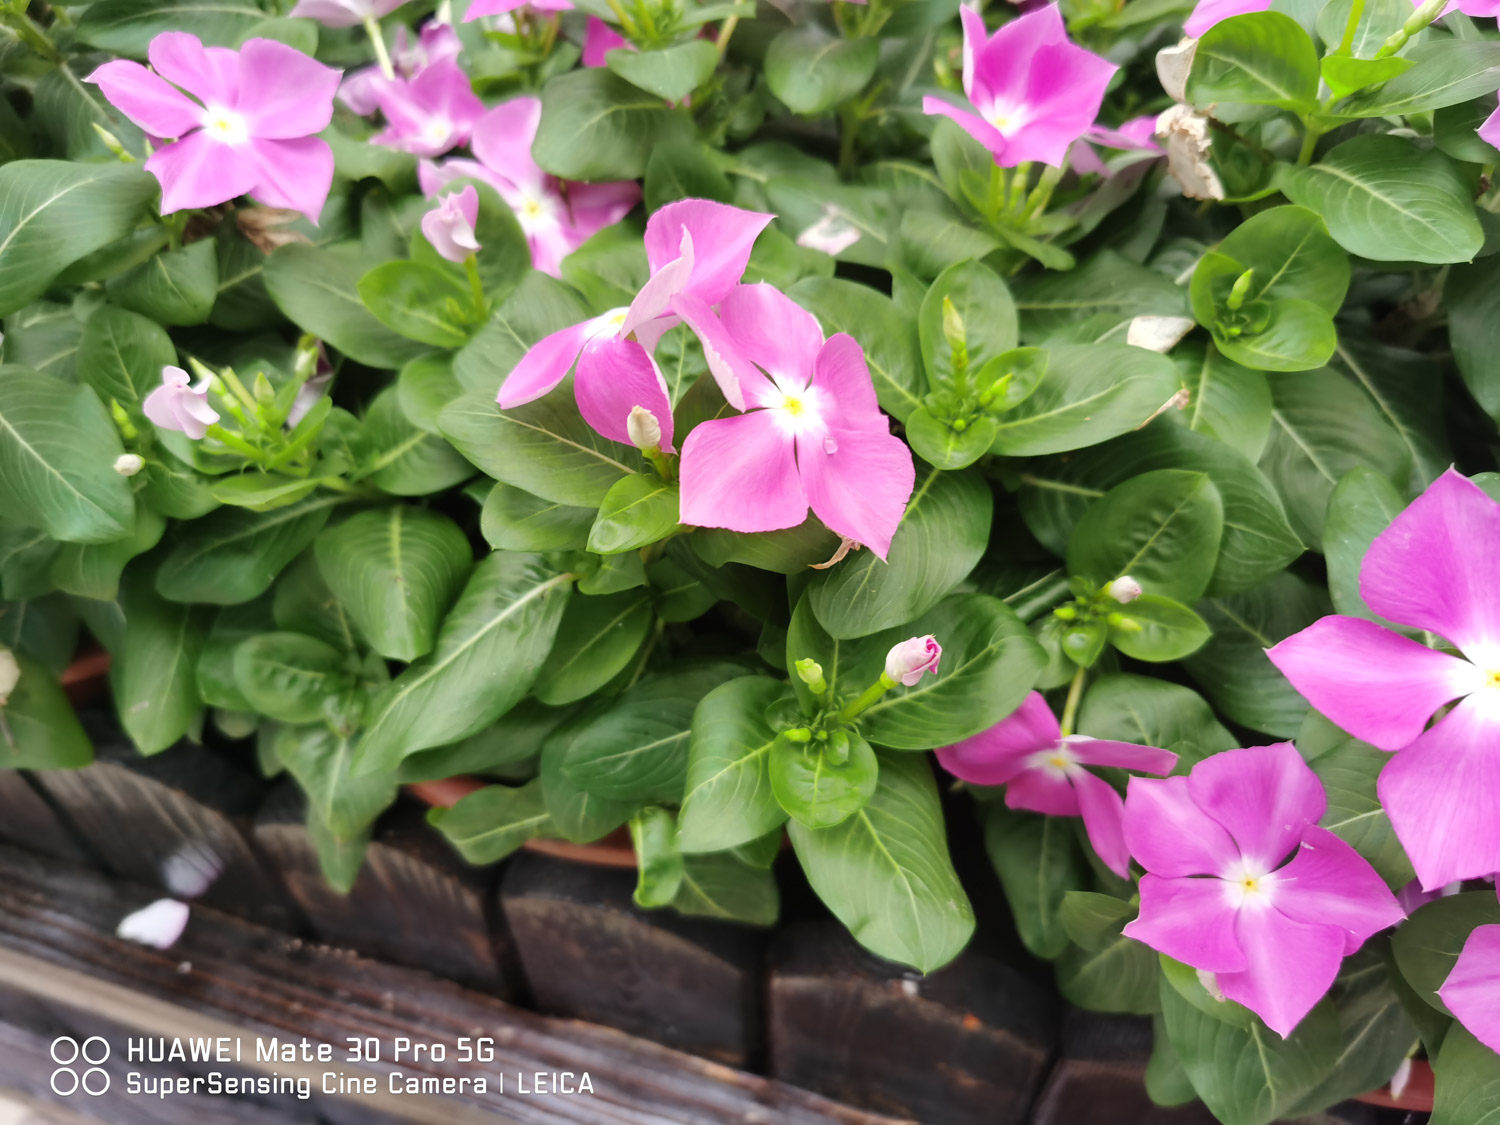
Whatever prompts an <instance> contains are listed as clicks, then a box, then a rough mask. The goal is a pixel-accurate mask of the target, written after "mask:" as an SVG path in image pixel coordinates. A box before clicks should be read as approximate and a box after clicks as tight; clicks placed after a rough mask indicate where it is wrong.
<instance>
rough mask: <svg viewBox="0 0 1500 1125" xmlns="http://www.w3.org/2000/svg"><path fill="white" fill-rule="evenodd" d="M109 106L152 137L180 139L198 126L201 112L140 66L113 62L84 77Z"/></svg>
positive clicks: (119, 61)
mask: <svg viewBox="0 0 1500 1125" xmlns="http://www.w3.org/2000/svg"><path fill="white" fill-rule="evenodd" d="M87 81H89V82H92V83H94V84H95V85H96V86H98V87H99V89H100V91H101V92H102V93H103V94H104V96H105V98H106V99H107V100H108V101H109V104H110V105H112V106H114V107H115V108H116V109H118V110H119V111H120V112H121V113H123V114H124V115H125V116H126V117H128V118H130V120H132V121H134V122H135V123H136V124H137V125H139V126H140V127H141V128H142V129H144V130H146V132H148V133H150V134H151V135H152V136H153V137H180V136H182V135H183V134H184V133H188V132H191V131H192V130H194V129H196V128H197V127H198V125H199V119H200V118H201V117H202V116H203V108H202V107H201V106H199V105H198V104H197V103H195V102H193V101H192V100H190V99H189V98H187V97H186V96H184V95H183V94H181V93H180V92H178V91H177V90H174V89H173V88H172V87H171V86H169V85H167V84H166V83H165V82H163V81H162V80H161V79H160V78H159V77H157V76H156V75H155V74H152V73H151V72H150V71H149V70H147V69H146V68H145V67H143V66H142V65H141V64H140V63H135V62H126V61H125V60H124V59H116V60H115V61H114V62H107V63H105V64H104V65H103V66H101V67H99V68H98V69H97V70H95V71H94V73H92V74H90V75H89V76H88V79H87Z"/></svg>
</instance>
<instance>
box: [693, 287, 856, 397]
mask: <svg viewBox="0 0 1500 1125" xmlns="http://www.w3.org/2000/svg"><path fill="white" fill-rule="evenodd" d="M719 320H720V322H722V323H723V325H724V331H726V332H727V333H729V338H730V339H731V340H733V341H734V344H735V347H736V348H737V349H738V350H739V353H740V354H741V355H743V356H744V357H745V358H746V359H748V360H750V362H751V363H754V364H755V365H756V366H758V367H759V368H761V370H763V371H768V372H770V373H771V374H772V375H773V376H777V377H779V378H781V379H783V380H785V381H787V382H789V383H793V384H795V385H796V386H798V387H805V386H807V385H808V383H810V382H811V381H812V377H813V364H814V361H815V360H816V359H817V358H818V351H819V349H821V348H822V347H823V329H822V328H820V327H819V326H818V318H817V317H815V316H813V314H812V313H810V312H808V311H807V310H806V309H804V308H803V307H802V306H801V305H799V304H797V302H796V301H794V300H792V299H791V298H790V297H788V296H787V295H786V294H784V293H782V292H781V290H779V289H777V288H776V287H775V286H772V285H767V284H765V283H764V282H761V283H759V284H756V285H736V286H735V287H734V288H733V289H731V290H730V291H729V294H728V295H727V296H726V297H725V298H724V300H723V303H722V304H721V305H720V306H719ZM866 378H867V379H868V374H867V375H866ZM873 395H874V391H873V389H872V390H871V396H872V397H873ZM848 421H851V422H852V421H854V419H852V418H850V419H848Z"/></svg>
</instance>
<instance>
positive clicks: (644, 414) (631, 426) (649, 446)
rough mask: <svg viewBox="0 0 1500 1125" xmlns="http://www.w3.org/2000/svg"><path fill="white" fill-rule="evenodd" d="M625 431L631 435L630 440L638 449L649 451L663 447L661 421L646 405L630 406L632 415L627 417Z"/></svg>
mask: <svg viewBox="0 0 1500 1125" xmlns="http://www.w3.org/2000/svg"><path fill="white" fill-rule="evenodd" d="M625 432H626V433H627V434H629V435H630V440H631V442H632V443H633V444H634V445H635V447H636V448H637V449H640V450H648V451H649V450H653V449H660V448H661V423H660V422H658V421H657V420H656V415H655V414H653V413H651V411H649V410H647V409H646V408H645V407H644V406H632V407H631V408H630V416H629V417H628V418H626V419H625Z"/></svg>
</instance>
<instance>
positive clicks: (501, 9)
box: [464, 0, 573, 23]
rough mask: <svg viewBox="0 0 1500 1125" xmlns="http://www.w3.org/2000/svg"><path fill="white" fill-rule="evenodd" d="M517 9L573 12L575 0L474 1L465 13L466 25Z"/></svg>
mask: <svg viewBox="0 0 1500 1125" xmlns="http://www.w3.org/2000/svg"><path fill="white" fill-rule="evenodd" d="M517 8H530V9H532V11H536V12H571V11H572V10H573V0H474V3H472V4H470V5H469V10H468V11H467V12H465V13H464V23H468V22H470V21H471V20H477V19H483V18H484V17H485V16H503V15H507V14H509V13H511V12H514V11H515V10H516V9H517Z"/></svg>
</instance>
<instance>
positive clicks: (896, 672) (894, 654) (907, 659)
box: [885, 633, 943, 687]
mask: <svg viewBox="0 0 1500 1125" xmlns="http://www.w3.org/2000/svg"><path fill="white" fill-rule="evenodd" d="M942 656H943V646H942V645H940V644H938V643H937V638H936V637H934V636H933V635H932V634H931V633H929V634H927V636H925V637H912V638H911V639H910V640H907V641H902V642H901V643H900V644H898V645H896V646H895V647H894V648H892V649H891V651H890V652H888V653H887V654H886V657H885V674H886V675H887V676H888V677H889V678H890V679H892V680H894V681H895V682H896V683H898V684H905V685H906V686H907V687H911V686H912V685H913V684H914V683H916V682H917V681H918V680H920V679H921V678H922V676H923V675H924V674H925V673H927V672H931V673H932V674H933V675H936V674H937V670H938V661H939V660H940V659H942Z"/></svg>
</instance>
